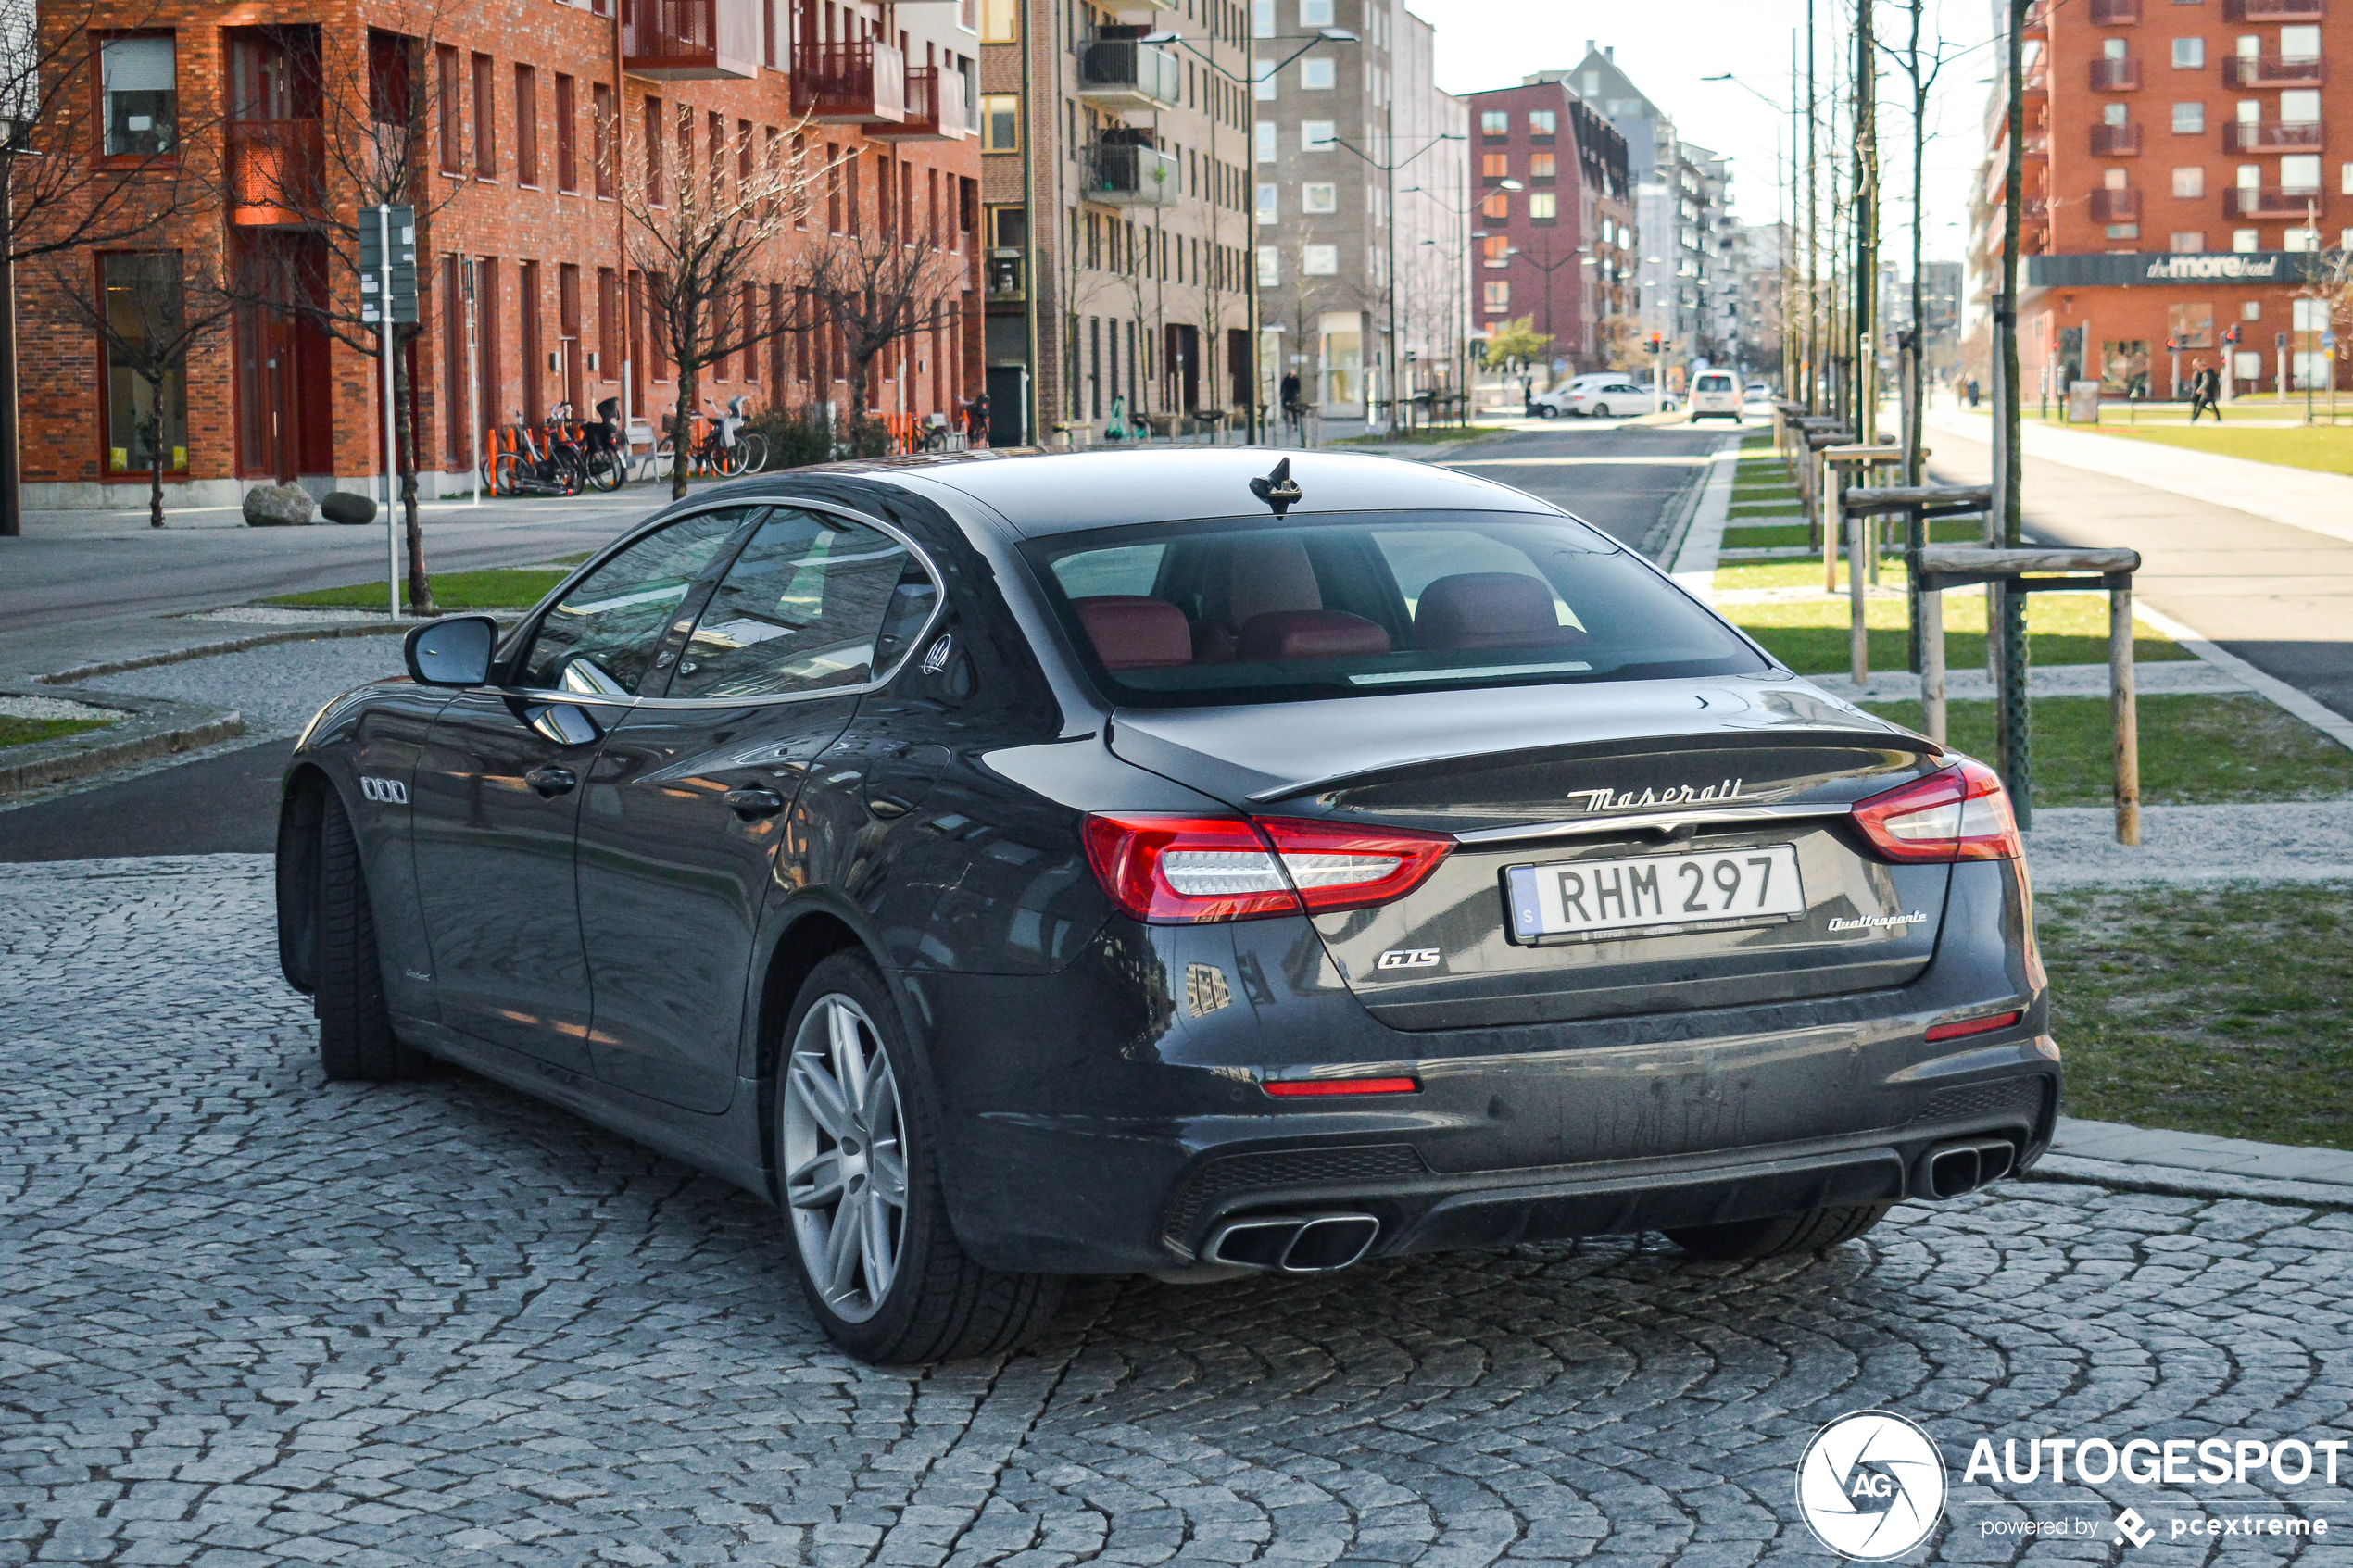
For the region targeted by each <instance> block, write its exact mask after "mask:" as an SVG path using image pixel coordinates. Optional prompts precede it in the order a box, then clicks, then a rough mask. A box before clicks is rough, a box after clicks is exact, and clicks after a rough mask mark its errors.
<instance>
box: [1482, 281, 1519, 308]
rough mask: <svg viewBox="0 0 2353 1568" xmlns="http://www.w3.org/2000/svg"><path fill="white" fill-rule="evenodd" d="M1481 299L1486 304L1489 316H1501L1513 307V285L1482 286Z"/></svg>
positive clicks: (1489, 284) (1491, 284) (1490, 284)
mask: <svg viewBox="0 0 2353 1568" xmlns="http://www.w3.org/2000/svg"><path fill="white" fill-rule="evenodd" d="M1480 298H1481V299H1482V300H1484V302H1485V303H1486V307H1487V314H1488V315H1490V316H1501V315H1502V314H1503V313H1504V311H1506V310H1509V309H1510V308H1511V307H1512V285H1511V284H1509V283H1485V284H1482V285H1480Z"/></svg>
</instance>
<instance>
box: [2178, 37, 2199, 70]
mask: <svg viewBox="0 0 2353 1568" xmlns="http://www.w3.org/2000/svg"><path fill="white" fill-rule="evenodd" d="M2205 68H2206V40H2205V39H2203V38H2176V39H2175V40H2173V69H2175V70H2203V69H2205Z"/></svg>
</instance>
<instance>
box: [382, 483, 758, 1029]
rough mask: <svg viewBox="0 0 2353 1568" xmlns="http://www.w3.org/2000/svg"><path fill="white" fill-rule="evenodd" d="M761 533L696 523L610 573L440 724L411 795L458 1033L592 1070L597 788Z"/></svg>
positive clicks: (581, 583) (424, 891)
mask: <svg viewBox="0 0 2353 1568" xmlns="http://www.w3.org/2000/svg"><path fill="white" fill-rule="evenodd" d="M743 521H745V514H744V512H743V511H741V510H740V509H738V510H736V511H734V512H732V513H726V514H715V513H703V514H699V515H698V516H694V517H688V518H684V519H681V520H679V521H676V522H674V523H672V524H670V525H668V526H666V527H664V528H662V529H661V530H659V531H657V532H656V533H651V534H648V535H647V536H646V537H644V538H642V539H639V540H636V541H635V542H634V543H632V544H630V545H629V546H626V547H625V548H623V549H622V550H620V551H619V552H617V553H616V554H614V555H613V556H612V557H610V558H608V559H606V560H604V561H602V562H600V563H598V566H597V567H596V568H595V569H594V570H593V571H589V572H587V573H585V575H583V576H582V577H580V578H578V579H576V580H575V581H574V582H573V583H570V584H568V585H567V586H566V587H565V588H564V589H563V590H562V593H561V596H560V598H559V600H558V601H557V602H556V603H554V604H553V605H551V606H549V607H548V608H547V609H546V610H545V611H544V612H543V613H542V614H541V615H540V616H539V617H538V618H537V619H536V620H535V622H534V623H533V624H532V626H531V629H530V631H529V632H528V633H526V635H525V637H524V638H523V640H522V643H521V644H519V645H518V646H517V647H516V648H515V649H514V650H513V651H511V652H510V654H509V655H508V657H507V659H505V661H504V663H503V665H502V667H501V669H500V670H498V671H496V672H495V673H496V674H497V678H498V680H499V682H500V684H494V685H489V686H483V687H476V688H471V689H468V690H465V691H461V692H459V694H458V695H457V696H455V697H453V698H452V699H451V700H450V702H449V703H448V705H447V707H445V708H443V709H442V710H441V713H440V715H439V717H438V718H436V719H435V721H434V726H433V730H432V733H431V734H430V735H429V736H428V737H427V739H426V742H425V744H424V746H423V747H422V754H421V755H420V757H419V759H418V762H417V767H416V771H415V772H414V774H413V775H412V780H411V784H410V786H409V787H410V797H411V823H412V833H413V841H414V846H415V848H414V855H415V865H416V876H417V890H418V904H419V907H420V909H421V910H422V915H423V921H424V927H425V935H426V939H427V941H428V942H429V943H430V944H431V951H432V957H433V975H432V982H433V987H434V997H435V998H436V1000H437V1001H438V1002H439V1004H440V1008H441V1015H442V1022H444V1023H446V1024H447V1025H448V1026H449V1027H450V1028H452V1029H455V1030H458V1031H459V1032H460V1033H462V1034H466V1035H472V1036H473V1037H475V1038H477V1039H480V1040H484V1041H487V1042H488V1043H490V1044H492V1045H496V1046H503V1047H507V1048H509V1049H511V1050H519V1051H522V1052H525V1053H527V1054H529V1055H532V1056H535V1057H537V1058H539V1059H540V1060H545V1061H549V1062H552V1063H554V1064H556V1065H558V1066H560V1067H565V1068H569V1069H571V1070H572V1071H574V1072H578V1073H588V1072H590V1071H591V1070H592V1064H591V1061H590V1058H589V1052H588V1038H587V1037H588V1026H589V1021H590V1017H591V1007H592V1003H593V998H592V997H591V993H590V990H589V984H588V968H587V960H586V955H585V952H584V950H583V948H582V946H581V939H580V900H579V893H578V888H577V885H576V884H575V881H574V877H573V838H574V829H575V824H576V822H577V820H578V817H579V811H580V793H579V786H580V784H581V783H582V782H583V781H584V780H585V779H586V778H587V777H588V775H589V768H590V764H591V762H592V761H593V760H594V759H595V757H596V755H597V750H598V746H599V744H600V743H601V741H602V739H603V736H604V734H605V732H606V731H607V730H609V729H610V728H611V727H612V725H613V724H614V723H615V722H616V721H618V720H619V719H620V718H621V717H622V716H623V715H624V714H626V713H627V712H628V710H629V708H630V705H631V704H632V703H633V702H634V701H635V696H636V693H637V691H638V688H639V687H640V686H641V685H643V684H645V683H646V682H647V681H648V679H649V678H651V677H654V676H655V675H656V674H657V673H658V672H659V671H658V666H657V664H656V662H655V661H656V659H658V658H659V657H660V649H661V643H662V640H663V638H664V636H665V635H666V634H668V633H670V632H671V630H672V627H673V621H676V620H677V619H678V618H679V616H680V615H681V613H682V612H690V611H691V608H693V607H692V598H693V596H694V595H695V593H696V592H697V590H698V587H699V586H704V585H705V584H704V578H705V574H706V573H707V572H709V571H711V569H712V568H713V567H714V566H716V565H718V564H720V563H721V562H723V561H724V550H725V547H726V546H727V545H728V543H729V542H730V540H731V538H732V537H733V536H734V534H735V533H736V530H737V528H738V527H739V526H740V525H741V524H742V523H743ZM678 630H679V631H680V632H681V633H683V631H684V628H683V627H680V628H678Z"/></svg>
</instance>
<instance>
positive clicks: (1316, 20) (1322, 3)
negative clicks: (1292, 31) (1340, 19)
mask: <svg viewBox="0 0 2353 1568" xmlns="http://www.w3.org/2000/svg"><path fill="white" fill-rule="evenodd" d="M1299 25H1300V26H1302V27H1329V26H1331V25H1332V0H1299Z"/></svg>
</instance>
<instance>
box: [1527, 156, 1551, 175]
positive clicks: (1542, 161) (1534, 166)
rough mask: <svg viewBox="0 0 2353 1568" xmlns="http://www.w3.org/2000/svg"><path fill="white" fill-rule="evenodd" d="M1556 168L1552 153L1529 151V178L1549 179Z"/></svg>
mask: <svg viewBox="0 0 2353 1568" xmlns="http://www.w3.org/2000/svg"><path fill="white" fill-rule="evenodd" d="M1558 168H1559V165H1558V164H1557V163H1556V162H1554V157H1553V155H1552V154H1550V153H1530V154H1529V155H1528V177H1529V179H1530V180H1550V179H1552V178H1553V177H1554V173H1555V172H1556V171H1557V170H1558Z"/></svg>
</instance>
